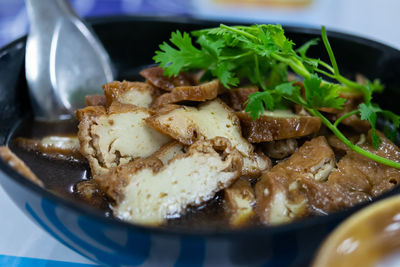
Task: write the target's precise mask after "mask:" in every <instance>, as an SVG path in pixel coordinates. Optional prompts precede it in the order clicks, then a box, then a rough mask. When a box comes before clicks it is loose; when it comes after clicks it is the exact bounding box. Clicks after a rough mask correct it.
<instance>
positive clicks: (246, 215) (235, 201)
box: [224, 179, 256, 227]
mask: <svg viewBox="0 0 400 267" xmlns="http://www.w3.org/2000/svg"><path fill="white" fill-rule="evenodd" d="M224 194H225V203H226V208H227V212H228V214H229V223H230V225H231V226H233V227H243V226H246V225H249V224H250V223H251V220H252V219H253V218H254V216H255V212H254V209H253V206H254V204H255V203H256V197H255V194H254V190H253V188H252V187H251V184H250V182H249V181H248V180H245V179H238V180H236V182H235V183H234V184H233V185H231V186H230V187H229V188H226V189H225V190H224Z"/></svg>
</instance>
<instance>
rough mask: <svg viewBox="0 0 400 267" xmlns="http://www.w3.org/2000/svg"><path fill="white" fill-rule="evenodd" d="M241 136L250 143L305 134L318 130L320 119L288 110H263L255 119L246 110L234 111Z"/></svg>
mask: <svg viewBox="0 0 400 267" xmlns="http://www.w3.org/2000/svg"><path fill="white" fill-rule="evenodd" d="M236 114H237V116H238V117H239V119H240V124H241V126H242V132H243V136H244V137H245V138H247V140H249V142H251V143H261V142H270V141H274V140H282V139H288V138H297V137H303V136H307V135H310V134H313V133H316V132H318V131H319V128H320V127H321V119H320V118H317V117H311V116H298V115H295V114H293V113H291V112H290V111H275V112H270V111H265V112H264V114H262V115H261V116H260V117H259V118H258V119H257V120H256V121H254V120H253V119H252V118H251V117H250V115H249V114H248V113H246V112H236Z"/></svg>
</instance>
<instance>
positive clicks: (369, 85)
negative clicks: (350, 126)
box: [153, 24, 400, 169]
mask: <svg viewBox="0 0 400 267" xmlns="http://www.w3.org/2000/svg"><path fill="white" fill-rule="evenodd" d="M191 36H192V37H194V40H195V43H194V42H193V41H192V37H191ZM191 36H190V35H189V34H188V33H183V34H182V33H181V32H179V31H177V32H174V33H172V35H171V38H170V42H171V44H168V43H166V42H164V43H163V44H161V45H160V50H159V51H157V52H156V55H155V56H154V58H153V59H154V61H155V62H156V63H159V65H160V66H161V67H162V68H164V69H165V72H164V74H165V75H168V76H176V75H178V73H179V72H180V71H188V70H193V69H203V70H205V74H204V76H203V77H208V78H212V77H215V78H218V79H219V80H220V82H221V83H222V84H223V85H224V86H225V87H226V88H231V87H235V86H237V85H238V84H239V82H240V81H241V80H242V79H248V80H250V82H252V83H253V84H256V85H258V86H259V87H260V88H261V89H262V91H260V92H256V93H253V94H251V95H250V96H249V99H248V100H247V102H246V108H245V111H246V112H249V114H250V116H251V117H252V118H253V119H254V120H256V119H257V118H258V117H259V116H260V115H261V114H262V113H263V112H264V110H265V109H267V110H274V109H276V108H280V107H283V106H285V105H287V103H288V102H291V103H295V104H299V105H302V106H303V107H304V108H305V109H306V110H307V111H308V112H309V113H310V114H312V115H313V116H317V117H319V118H321V120H322V123H323V124H325V125H326V126H327V127H328V128H329V129H330V130H331V131H332V132H333V133H334V134H335V135H336V136H337V137H338V138H339V139H340V140H341V141H343V142H344V143H345V144H346V145H347V146H348V147H350V148H351V149H352V150H354V151H356V152H358V153H360V154H362V155H364V156H366V157H368V158H370V159H373V160H375V161H377V162H379V163H382V164H386V165H388V166H392V167H395V168H399V169H400V163H398V162H394V161H391V160H388V159H385V158H382V157H380V156H377V155H375V154H374V153H371V152H369V151H367V150H364V149H362V148H361V147H359V146H357V145H354V144H352V143H351V142H350V141H349V140H348V139H347V138H346V137H345V136H344V135H343V134H342V133H341V132H340V130H339V129H338V126H339V124H340V122H341V121H343V119H345V118H347V117H349V116H352V115H359V116H360V118H361V119H363V120H366V121H368V122H369V123H370V124H371V128H372V132H371V134H372V144H373V146H374V148H375V149H378V148H379V145H380V144H381V139H380V137H379V135H378V134H377V131H376V122H377V118H378V117H382V118H384V119H386V121H387V122H388V123H387V124H386V125H385V131H384V132H385V135H386V136H388V137H389V138H391V139H392V140H393V139H394V138H395V137H396V135H397V131H398V128H399V126H400V117H399V116H398V115H396V114H394V113H392V112H390V111H386V110H382V109H381V108H380V107H379V106H377V105H376V104H373V103H372V102H371V101H372V98H373V93H375V92H381V91H382V90H383V86H382V84H381V83H380V82H379V80H374V81H373V82H370V81H367V82H366V83H365V84H361V83H357V82H355V81H352V80H349V79H348V78H346V77H344V76H342V75H341V73H340V70H339V66H338V64H337V62H336V58H335V55H334V53H333V50H332V48H331V45H330V43H329V40H328V37H327V34H326V30H325V28H324V27H322V28H321V39H322V43H323V45H324V46H325V49H326V51H327V53H328V56H329V59H330V64H329V63H327V62H324V61H322V60H320V59H315V58H311V57H308V56H307V52H308V50H309V49H310V47H312V46H313V45H317V44H318V41H319V39H312V40H310V41H308V42H307V43H305V44H303V45H302V46H301V47H300V48H298V49H297V50H295V49H294V45H295V44H294V43H293V42H292V41H291V40H289V39H288V38H287V37H286V36H285V33H284V30H283V29H282V27H281V26H280V25H252V26H227V25H224V24H221V25H220V26H219V27H217V28H210V29H202V30H198V31H193V32H191ZM288 69H290V70H291V71H293V72H294V73H296V74H297V75H298V76H300V77H302V79H303V81H304V91H303V90H302V89H301V88H300V86H298V85H296V83H295V82H290V81H288V78H287V77H288ZM324 78H325V79H324ZM327 78H329V81H328V80H326V79H327ZM342 94H343V95H346V94H353V95H359V96H362V97H363V98H364V103H362V104H360V106H359V109H357V110H354V111H351V112H349V113H347V114H345V115H343V116H342V117H340V118H339V119H337V120H336V121H335V122H333V123H332V122H330V121H329V120H328V119H327V118H326V117H325V116H324V115H323V114H322V113H321V112H320V109H322V108H334V109H342V108H343V105H344V104H345V98H342V97H340V96H341V95H342Z"/></svg>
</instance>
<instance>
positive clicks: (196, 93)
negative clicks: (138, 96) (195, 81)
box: [152, 80, 221, 108]
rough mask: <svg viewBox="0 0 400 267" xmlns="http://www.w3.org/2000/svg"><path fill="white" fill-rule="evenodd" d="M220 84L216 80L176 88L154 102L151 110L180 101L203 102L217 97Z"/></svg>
mask: <svg viewBox="0 0 400 267" xmlns="http://www.w3.org/2000/svg"><path fill="white" fill-rule="evenodd" d="M220 88H221V84H220V82H219V81H218V80H212V81H210V82H206V83H202V84H199V85H193V86H178V87H175V88H173V89H172V90H171V92H170V93H165V94H162V95H161V96H159V97H158V98H157V99H155V100H154V103H153V104H152V107H153V108H157V107H161V106H164V105H167V104H173V103H178V102H181V101H199V102H204V101H206V100H211V99H214V98H216V97H217V95H218V91H219V89H220Z"/></svg>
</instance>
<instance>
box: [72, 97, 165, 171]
mask: <svg viewBox="0 0 400 267" xmlns="http://www.w3.org/2000/svg"><path fill="white" fill-rule="evenodd" d="M151 114H152V113H151V111H150V110H149V109H146V108H141V107H135V106H133V105H123V104H119V103H114V104H113V105H111V106H110V108H109V110H106V108H105V107H102V106H92V107H86V108H84V109H80V110H78V111H77V112H76V115H77V118H78V120H79V127H78V128H79V131H78V138H79V142H80V151H81V153H82V155H84V156H85V157H86V158H87V160H88V161H89V164H90V167H91V170H92V174H93V176H96V175H100V174H104V173H107V172H108V171H109V169H110V168H112V167H115V166H120V165H123V164H125V163H128V162H129V161H131V160H132V159H135V158H144V157H148V156H150V155H151V154H153V153H154V152H156V151H157V150H158V149H159V148H160V147H161V146H162V145H164V144H166V143H167V142H169V141H170V140H171V139H170V138H168V137H167V136H165V135H163V134H160V133H158V132H157V131H155V130H154V129H153V128H151V127H149V126H148V125H147V124H146V122H145V120H146V119H147V118H148V117H150V116H151Z"/></svg>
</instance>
